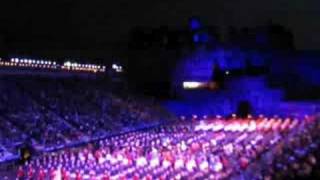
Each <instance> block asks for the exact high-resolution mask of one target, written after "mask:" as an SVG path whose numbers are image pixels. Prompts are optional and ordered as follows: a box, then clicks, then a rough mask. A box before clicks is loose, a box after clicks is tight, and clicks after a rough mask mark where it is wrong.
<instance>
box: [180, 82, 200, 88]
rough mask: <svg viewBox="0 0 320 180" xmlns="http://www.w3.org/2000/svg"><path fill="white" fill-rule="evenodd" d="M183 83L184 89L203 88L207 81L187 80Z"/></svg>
mask: <svg viewBox="0 0 320 180" xmlns="http://www.w3.org/2000/svg"><path fill="white" fill-rule="evenodd" d="M182 85H183V88H184V89H196V88H201V87H202V86H204V85H205V83H202V82H195V81H185V82H183V84H182Z"/></svg>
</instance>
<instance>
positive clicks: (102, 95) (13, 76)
mask: <svg viewBox="0 0 320 180" xmlns="http://www.w3.org/2000/svg"><path fill="white" fill-rule="evenodd" d="M54 2H56V1H54ZM76 2H77V1H66V2H64V3H63V5H61V7H70V8H71V7H72V4H73V3H76ZM83 2H85V1H83ZM86 2H89V1H86ZM90 2H91V1H90ZM101 2H102V1H101ZM168 2H169V1H168ZM170 2H171V1H170ZM21 3H22V1H21ZM28 3H29V2H28ZM152 3H153V2H152ZM28 7H29V6H28ZM30 7H32V6H30ZM94 7H96V6H94ZM97 7H98V6H97ZM141 7H144V6H141ZM208 7H209V6H208ZM86 8H87V7H86ZM86 8H85V9H86ZM88 8H92V7H91V6H90V7H88ZM210 8H211V7H210ZM3 9H5V8H3ZM71 9H72V8H71ZM121 9H122V5H121ZM162 9H163V8H162ZM164 9H165V8H164ZM59 10H60V5H59ZM61 11H63V8H61ZM12 12H15V13H18V11H12ZM32 12H33V11H32ZM35 12H37V11H35ZM50 12H51V11H50ZM80 12H81V14H82V13H84V14H85V11H80ZM103 12H104V10H103ZM161 12H162V11H161ZM281 12H282V11H281ZM59 13H60V12H59ZM99 13H100V12H99ZM99 13H98V12H97V11H94V13H93V14H90V13H89V14H90V17H91V15H92V17H95V16H97V17H98V16H99ZM8 14H12V13H8ZM23 14H24V15H25V16H27V15H26V14H27V13H23ZM61 14H63V13H61ZM68 14H73V13H64V14H63V15H62V16H64V15H66V16H67V15H68ZM89 14H88V16H89ZM102 14H103V13H102ZM111 14H112V13H111ZM172 14H177V13H172ZM261 14H263V13H261ZM109 15H110V14H109ZM109 15H108V16H109ZM35 16H37V17H38V16H40V15H39V14H36V15H35ZM84 16H86V15H84ZM144 16H145V15H144ZM75 17H77V16H75ZM81 17H83V16H81ZM105 17H107V16H105ZM151 17H152V16H151ZM33 18H34V17H33ZM33 18H27V17H26V18H25V19H26V20H29V19H30V22H31V20H32V19H33ZM1 19H2V17H1ZM52 19H54V17H52ZM77 19H79V18H77ZM80 19H81V18H80ZM93 19H95V18H93ZM208 19H209V18H208ZM66 20H67V19H66ZM157 20H159V19H155V21H157ZM220 21H221V22H223V20H222V19H221V20H220ZM4 22H5V21H4ZM8 22H9V20H8ZM17 22H20V21H17ZM28 22H29V21H28ZM38 22H41V21H34V22H33V21H32V23H31V24H33V25H36V24H37V23H38ZM119 22H120V23H118V24H126V23H123V22H122V21H119ZM95 23H96V22H95V20H94V21H90V23H89V24H87V23H85V26H86V27H85V28H84V27H82V28H67V27H66V28H64V27H65V26H57V27H58V28H53V29H54V31H55V32H52V33H48V34H46V33H47V32H46V31H43V33H39V34H37V33H34V32H33V31H36V30H38V29H40V30H41V31H42V28H32V29H31V30H30V31H27V30H26V33H25V34H21V35H20V36H14V35H11V36H10V32H11V30H12V31H13V32H11V33H18V31H19V30H21V29H25V28H24V27H23V28H22V26H21V28H19V27H20V26H18V28H15V27H16V26H13V28H12V29H10V30H7V31H5V30H3V31H2V29H0V55H1V56H2V52H1V50H3V52H5V53H3V54H4V55H3V57H1V58H0V180H109V179H110V180H153V179H161V180H172V179H174V180H189V179H190V180H202V179H210V180H211V179H212V180H220V179H221V180H222V179H223V180H229V179H230V180H271V179H276V180H277V179H283V180H288V179H314V180H315V179H320V151H319V149H320V117H319V115H320V114H319V112H320V103H319V102H320V101H319V100H320V93H319V92H320V78H319V77H320V53H318V52H317V51H302V50H295V49H294V43H293V35H292V33H291V31H290V30H289V29H287V28H285V27H283V26H281V25H277V24H272V23H269V24H267V25H264V26H258V27H251V28H244V29H241V30H240V29H236V28H232V27H231V28H230V32H228V33H223V32H221V33H222V35H219V31H218V30H217V28H215V27H213V26H207V25H203V24H202V23H201V21H200V20H199V19H198V18H196V17H192V18H190V22H189V29H188V28H186V27H184V26H182V27H181V28H180V29H179V28H178V29H176V28H177V27H176V28H172V27H171V28H169V26H168V27H162V26H161V27H159V28H154V26H150V27H137V28H133V29H132V31H131V32H130V33H128V34H129V36H128V37H127V36H122V39H125V38H128V42H126V44H125V47H126V48H127V49H125V48H124V50H123V49H122V48H121V47H120V45H119V44H120V42H119V44H116V45H114V47H112V48H111V49H112V51H109V52H108V51H105V49H107V48H106V47H107V46H109V44H108V42H109V43H110V42H111V40H110V41H107V42H105V41H104V40H103V38H100V36H99V34H100V35H101V36H103V35H104V33H105V32H109V31H108V28H106V29H105V28H100V29H98V30H97V31H95V32H94V33H91V35H92V36H91V35H90V36H86V33H85V32H82V31H86V30H90V29H91V28H92V27H94V24H95ZM104 23H105V21H104V19H103V21H102V22H100V21H97V24H104ZM224 23H227V22H224ZM224 23H223V24H224ZM26 24H28V23H25V24H23V25H26ZM49 24H50V23H49ZM73 24H74V25H75V26H77V25H78V24H79V23H78V22H76V21H75V22H73ZM80 24H81V23H80ZM137 24H139V23H137ZM10 27H11V26H10ZM60 27H63V28H60ZM49 29H50V28H47V30H49ZM65 30H66V31H67V30H68V32H71V34H76V33H77V32H78V31H80V32H81V33H80V34H78V36H76V35H74V36H72V35H71V34H70V37H66V36H62V37H56V38H61V39H62V40H61V41H60V42H55V38H54V37H55V33H59V32H60V33H61V32H64V31H65ZM118 30H119V33H124V32H125V30H124V29H122V28H119V29H114V30H111V31H110V32H114V33H116V31H118ZM120 31H121V32H120ZM2 32H5V33H8V34H9V36H8V37H7V38H1V33H2ZM28 32H29V33H30V34H31V35H30V34H29V35H30V36H31V37H34V39H35V42H42V43H44V44H46V42H47V43H49V45H48V44H47V45H48V46H45V45H44V46H43V47H42V44H41V43H40V45H39V44H36V45H35V44H33V43H30V42H31V41H32V42H33V40H34V39H33V38H28V37H24V36H28ZM18 34H19V33H18ZM227 34H228V35H227ZM90 37H91V38H93V39H94V40H93V41H92V43H86V40H88V39H90ZM37 38H39V39H40V40H41V41H40V40H39V39H38V41H36V39H37ZM2 39H5V41H3V40H2ZM65 39H66V40H65ZM29 41H30V42H29ZM1 42H8V44H7V46H6V47H7V48H3V49H1V47H2V44H1ZM72 42H76V43H72ZM78 42H79V43H78ZM80 42H81V43H80ZM121 42H123V41H121ZM28 43H30V44H28ZM59 43H60V44H59ZM3 44H4V43H3ZM32 45H34V46H32ZM39 46H41V47H39ZM71 46H72V47H71ZM25 48H26V49H25ZM116 51H119V52H121V53H119V54H118V55H115V54H116V53H114V52H116ZM108 53H114V54H110V55H109V54H108ZM69 54H71V55H70V56H71V57H70V58H65V57H66V56H69ZM34 57H35V58H34ZM81 57H83V58H81ZM91 57H93V58H91Z"/></svg>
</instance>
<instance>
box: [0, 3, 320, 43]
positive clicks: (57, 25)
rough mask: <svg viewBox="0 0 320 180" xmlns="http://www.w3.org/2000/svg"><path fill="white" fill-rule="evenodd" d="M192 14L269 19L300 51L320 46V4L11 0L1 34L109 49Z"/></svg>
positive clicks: (218, 20)
mask: <svg viewBox="0 0 320 180" xmlns="http://www.w3.org/2000/svg"><path fill="white" fill-rule="evenodd" d="M191 15H197V16H200V17H201V18H202V20H203V22H205V23H206V24H208V25H220V26H228V25H234V26H237V27H242V26H256V25H263V24H265V23H266V22H267V21H268V20H269V19H272V20H273V21H274V22H277V23H280V24H283V25H285V26H287V27H289V28H291V29H292V30H293V32H294V35H295V38H296V46H297V47H298V48H299V49H319V48H320V34H319V32H320V21H319V17H320V1H319V0H306V1H303V0H299V1H298V0H268V1H266V0H264V1H262V0H161V1H152V0H135V1H132V0H114V1H110V0H50V1H48V0H47V1H46V0H7V1H6V2H3V1H1V2H0V22H1V24H0V27H1V29H0V33H3V34H6V35H7V38H8V39H9V40H11V41H17V42H18V41H19V42H28V43H30V42H32V43H34V44H35V43H39V42H41V44H42V45H41V46H44V47H45V46H48V47H49V46H50V45H52V44H55V43H57V42H58V44H61V43H63V44H68V45H69V46H80V45H82V46H86V47H87V46H88V47H92V48H94V47H99V46H101V47H102V46H109V45H112V44H114V43H115V42H118V41H124V40H125V39H126V38H127V36H126V35H127V33H128V31H129V29H130V28H131V27H133V26H136V25H146V26H159V25H166V24H168V25H169V26H175V27H179V26H182V25H184V26H185V25H186V22H187V18H188V17H190V16H191Z"/></svg>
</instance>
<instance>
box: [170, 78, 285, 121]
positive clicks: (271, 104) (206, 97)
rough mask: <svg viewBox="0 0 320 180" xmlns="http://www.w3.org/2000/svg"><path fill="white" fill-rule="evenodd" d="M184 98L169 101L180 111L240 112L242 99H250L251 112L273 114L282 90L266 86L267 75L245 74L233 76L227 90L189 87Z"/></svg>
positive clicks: (199, 112) (188, 112) (203, 113)
mask: <svg viewBox="0 0 320 180" xmlns="http://www.w3.org/2000/svg"><path fill="white" fill-rule="evenodd" d="M182 93H183V94H182V96H183V99H180V100H177V101H170V102H167V103H166V106H167V107H168V109H170V110H171V111H172V112H173V113H175V114H177V115H183V114H185V115H192V114H198V115H208V114H209V115H214V114H220V115H230V114H232V113H236V112H237V108H238V104H239V102H241V101H248V102H249V103H250V104H251V106H252V114H261V113H262V114H274V113H275V112H274V108H275V107H276V106H275V105H276V104H279V103H280V102H281V101H282V99H283V91H281V90H279V89H270V88H268V87H266V84H265V77H264V76H263V77H242V78H236V79H233V80H230V81H229V82H228V83H227V84H226V88H225V89H224V90H217V91H210V90H186V91H183V92H182Z"/></svg>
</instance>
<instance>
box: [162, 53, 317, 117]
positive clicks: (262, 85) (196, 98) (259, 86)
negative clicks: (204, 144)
mask: <svg viewBox="0 0 320 180" xmlns="http://www.w3.org/2000/svg"><path fill="white" fill-rule="evenodd" d="M319 57H320V55H318V54H316V55H310V54H309V56H307V55H305V54H303V55H301V54H299V55H295V54H290V55H288V54H286V53H283V54H281V53H261V52H257V51H242V50H240V49H217V50H214V51H208V50H204V49H199V50H198V51H196V52H194V53H193V54H191V55H190V56H188V57H186V58H184V59H183V60H181V61H180V63H179V64H178V66H177V69H176V71H175V72H174V81H173V87H175V88H176V90H177V91H176V92H177V94H179V95H180V97H181V99H180V100H176V101H168V102H166V103H165V106H166V107H167V108H168V109H169V110H170V111H172V112H173V113H175V114H177V115H192V114H198V115H216V114H220V115H230V114H232V113H235V112H237V107H238V104H239V102H241V101H248V102H249V103H250V104H251V106H252V114H254V115H258V114H265V115H280V116H287V115H294V116H298V115H300V116H302V115H305V114H313V113H315V112H318V111H319V109H320V108H319V101H304V102H301V101H288V100H286V99H285V98H284V97H285V93H286V90H287V89H286V90H285V88H284V87H282V86H277V87H270V85H269V82H268V78H269V77H270V76H275V80H277V81H280V83H282V84H284V82H285V83H287V82H288V81H291V83H295V81H296V79H295V78H293V77H292V74H296V75H297V76H298V77H300V78H301V80H302V81H303V82H306V83H309V84H313V85H320V61H319V60H320V58H319ZM246 59H248V60H250V63H251V64H252V65H253V66H263V65H267V66H269V67H270V69H271V72H270V74H268V75H266V76H262V77H241V78H237V79H232V80H228V81H227V84H226V89H225V90H218V91H209V90H191V91H190V90H189V91H188V90H183V89H182V88H181V85H182V82H183V81H209V80H210V79H211V76H212V67H213V65H214V64H215V63H218V64H219V65H220V67H221V68H222V69H223V70H232V69H241V68H245V65H246ZM281 79H284V81H282V80H281ZM302 88H303V87H302ZM289 90H290V89H289ZM292 91H293V90H292Z"/></svg>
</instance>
